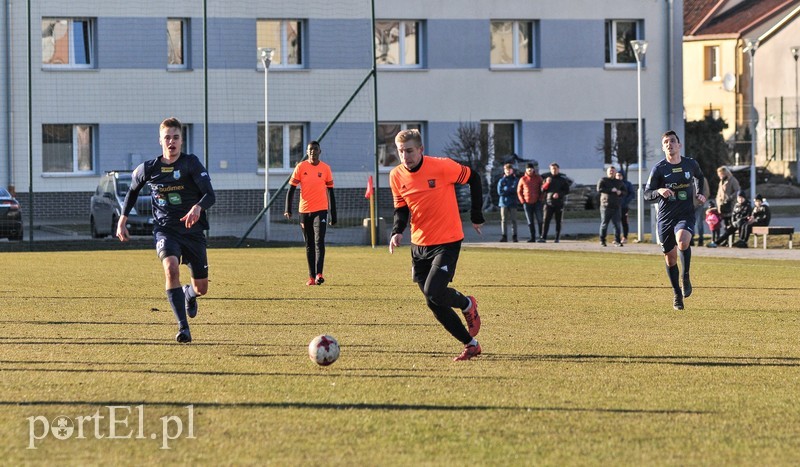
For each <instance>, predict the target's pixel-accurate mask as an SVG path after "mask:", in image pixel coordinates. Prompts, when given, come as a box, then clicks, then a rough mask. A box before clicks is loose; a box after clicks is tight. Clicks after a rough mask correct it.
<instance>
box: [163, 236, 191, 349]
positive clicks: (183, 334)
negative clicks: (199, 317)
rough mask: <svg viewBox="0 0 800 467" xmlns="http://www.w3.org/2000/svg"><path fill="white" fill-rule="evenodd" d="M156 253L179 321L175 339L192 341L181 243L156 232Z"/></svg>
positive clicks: (173, 309) (171, 303)
mask: <svg viewBox="0 0 800 467" xmlns="http://www.w3.org/2000/svg"><path fill="white" fill-rule="evenodd" d="M154 235H155V240H156V253H157V254H158V258H159V259H160V260H161V266H162V267H163V269H164V288H165V289H166V294H167V300H168V301H169V305H170V307H171V308H172V313H173V314H174V315H175V320H176V321H177V322H178V334H177V335H176V336H175V340H177V341H178V342H181V343H185V342H191V341H192V335H191V334H190V332H189V322H188V321H187V319H186V304H185V296H184V294H183V288H182V287H181V281H180V254H181V247H180V244H179V243H178V242H177V241H176V240H175V239H173V238H170V237H169V236H167V235H165V234H164V233H163V232H156V233H155V234H154Z"/></svg>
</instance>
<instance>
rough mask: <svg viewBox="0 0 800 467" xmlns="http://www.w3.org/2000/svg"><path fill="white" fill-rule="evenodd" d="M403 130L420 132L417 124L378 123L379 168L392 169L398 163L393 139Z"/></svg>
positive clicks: (419, 124) (420, 125)
mask: <svg viewBox="0 0 800 467" xmlns="http://www.w3.org/2000/svg"><path fill="white" fill-rule="evenodd" d="M403 130H420V131H422V123H419V122H380V123H378V164H379V165H380V167H394V166H396V165H397V164H399V163H400V157H399V156H398V155H397V146H396V145H395V144H394V137H395V136H397V134H398V133H400V132H401V131H403Z"/></svg>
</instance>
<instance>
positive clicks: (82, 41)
mask: <svg viewBox="0 0 800 467" xmlns="http://www.w3.org/2000/svg"><path fill="white" fill-rule="evenodd" d="M42 65H43V66H45V67H48V68H50V67H53V68H92V67H94V21H93V20H92V19H87V18H80V19H79V18H42Z"/></svg>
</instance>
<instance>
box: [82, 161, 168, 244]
mask: <svg viewBox="0 0 800 467" xmlns="http://www.w3.org/2000/svg"><path fill="white" fill-rule="evenodd" d="M130 186H131V173H130V172H126V171H120V170H114V171H111V172H106V174H105V175H103V177H102V178H100V183H98V185H97V189H96V190H95V192H94V195H92V200H91V202H90V205H89V225H90V228H91V231H92V237H93V238H103V237H105V236H106V235H115V234H116V231H117V221H119V218H120V216H121V215H122V203H123V202H124V201H125V195H126V194H127V193H128V188H130ZM127 227H128V231H129V232H130V234H131V235H150V234H152V233H153V207H152V204H151V201H150V187H149V186H148V185H145V186H144V187H143V188H142V190H141V191H140V192H139V198H138V199H137V200H136V204H135V205H134V208H133V209H132V210H131V213H130V215H129V216H128V224H127Z"/></svg>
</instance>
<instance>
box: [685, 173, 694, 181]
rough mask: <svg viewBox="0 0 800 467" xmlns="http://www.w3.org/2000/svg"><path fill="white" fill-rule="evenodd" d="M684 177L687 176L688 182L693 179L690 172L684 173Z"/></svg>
mask: <svg viewBox="0 0 800 467" xmlns="http://www.w3.org/2000/svg"><path fill="white" fill-rule="evenodd" d="M683 175H684V176H686V180H689V179H690V178H692V174H690V173H689V172H684V174H683Z"/></svg>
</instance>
